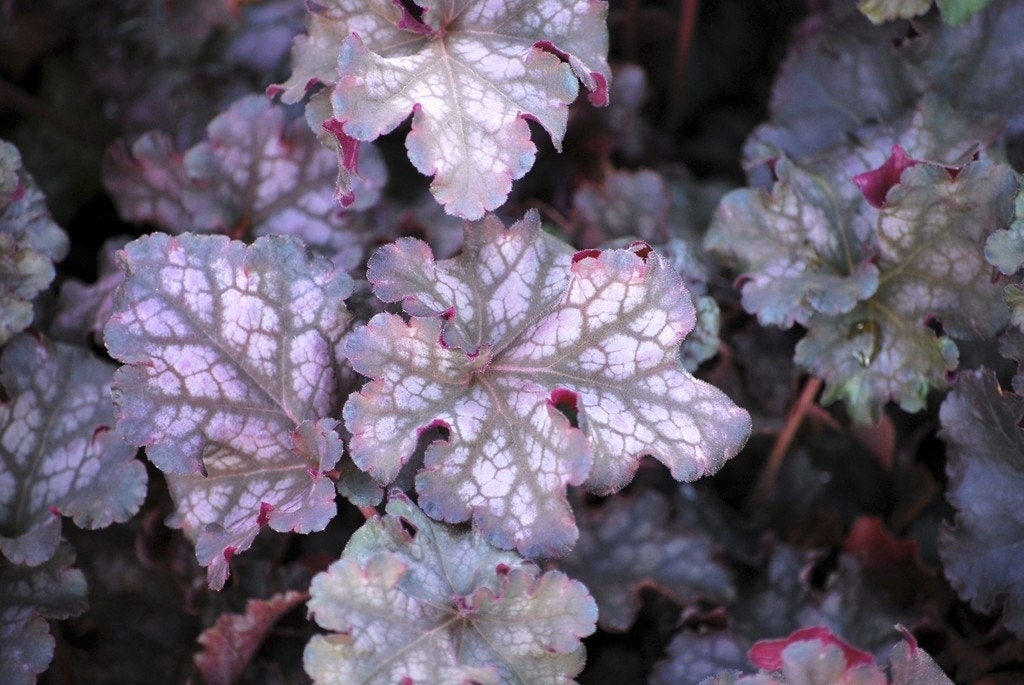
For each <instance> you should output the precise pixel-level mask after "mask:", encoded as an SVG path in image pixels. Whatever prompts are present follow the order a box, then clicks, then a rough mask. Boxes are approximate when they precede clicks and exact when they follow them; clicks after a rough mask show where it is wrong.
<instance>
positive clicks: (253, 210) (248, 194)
mask: <svg viewBox="0 0 1024 685" xmlns="http://www.w3.org/2000/svg"><path fill="white" fill-rule="evenodd" d="M206 133H207V140H206V141H204V142H201V143H199V144H197V145H195V146H193V147H192V148H190V149H189V150H188V151H187V152H185V153H184V154H180V153H178V152H176V151H175V150H174V149H173V145H172V143H171V141H170V139H169V138H168V137H167V136H166V135H164V134H161V133H148V134H146V135H144V136H142V137H141V138H139V139H138V140H137V141H135V143H134V144H133V145H132V147H131V150H130V151H129V150H128V149H127V148H126V147H125V146H124V145H123V144H118V145H115V146H114V147H112V148H111V149H110V151H109V152H108V154H107V158H106V168H105V173H104V178H105V181H106V185H107V188H108V190H109V191H110V193H111V195H112V196H113V198H114V199H115V200H116V201H117V204H118V209H119V210H120V212H121V215H122V216H123V217H125V218H126V219H129V220H132V221H147V222H152V223H154V224H156V225H157V226H159V227H160V228H162V229H164V230H166V231H168V232H170V233H184V232H186V231H193V232H199V233H222V234H224V235H228V236H230V237H232V238H236V239H246V240H252V239H254V238H257V237H260V236H264V235H272V234H279V235H296V236H298V237H300V238H302V239H303V240H304V241H305V242H306V243H307V244H308V245H310V246H311V247H313V248H315V249H317V250H319V251H321V252H324V253H325V254H327V255H328V256H330V257H332V258H335V259H336V262H337V263H338V264H339V265H341V266H343V267H345V268H347V269H351V268H355V267H356V266H358V265H360V264H361V263H362V262H363V261H365V258H366V256H367V253H368V244H367V243H368V242H369V240H371V239H372V234H370V233H367V232H366V231H362V230H360V227H358V226H354V225H351V224H352V219H351V216H350V213H349V212H346V211H344V210H342V208H341V207H339V206H338V201H337V199H336V197H335V176H336V173H337V164H336V161H335V156H334V154H332V153H331V151H330V150H328V149H327V148H325V147H324V146H323V145H321V144H320V142H319V141H318V140H317V138H316V136H314V135H313V134H312V133H311V132H310V131H309V129H308V127H307V126H306V125H305V123H304V122H303V121H301V120H298V121H293V122H291V123H288V122H287V120H286V117H285V110H284V108H283V107H281V106H279V105H272V104H271V103H270V102H269V101H268V100H267V98H265V97H262V96H258V95H249V96H246V97H244V98H241V99H240V100H238V101H236V102H235V103H234V104H232V105H231V107H230V108H229V109H228V110H227V111H225V112H223V113H222V114H220V115H219V116H217V117H216V118H215V119H213V121H211V122H210V124H209V126H208V127H207V130H206ZM361 169H362V174H363V175H362V176H361V177H357V178H356V180H355V183H354V187H353V188H351V189H350V194H351V197H348V201H349V203H350V204H351V203H353V202H354V204H352V205H351V209H352V210H359V209H366V208H368V207H371V206H373V205H374V204H376V202H377V199H378V198H379V195H380V190H381V188H382V187H383V185H384V183H385V182H386V180H387V172H386V170H385V168H384V165H383V162H382V160H381V159H380V156H379V154H378V153H377V151H376V149H375V148H374V147H372V146H368V147H367V148H365V149H364V150H363V151H362V165H361Z"/></svg>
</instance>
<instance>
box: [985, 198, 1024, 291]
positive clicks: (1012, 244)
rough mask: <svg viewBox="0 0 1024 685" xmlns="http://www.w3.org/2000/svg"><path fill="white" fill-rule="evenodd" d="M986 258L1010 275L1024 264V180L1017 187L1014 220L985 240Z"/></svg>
mask: <svg viewBox="0 0 1024 685" xmlns="http://www.w3.org/2000/svg"><path fill="white" fill-rule="evenodd" d="M985 259H987V260H988V261H989V263H990V264H992V265H993V266H994V267H996V268H997V269H999V271H1001V272H1002V273H1004V274H1006V275H1008V276H1009V275H1013V274H1015V273H1017V271H1019V270H1020V268H1021V267H1022V266H1024V182H1022V184H1021V185H1020V186H1019V187H1018V188H1017V197H1016V198H1015V199H1014V203H1013V221H1011V222H1010V225H1009V227H1007V228H1003V229H1000V230H998V231H996V232H995V233H993V234H992V235H990V236H989V237H988V240H986V241H985Z"/></svg>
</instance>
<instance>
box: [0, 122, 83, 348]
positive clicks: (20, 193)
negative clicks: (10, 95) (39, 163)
mask: <svg viewBox="0 0 1024 685" xmlns="http://www.w3.org/2000/svg"><path fill="white" fill-rule="evenodd" d="M68 248H69V245H68V238H67V235H66V234H65V233H64V231H62V230H61V228H60V227H59V226H57V224H55V223H54V221H53V219H52V218H51V217H50V212H49V210H47V208H46V199H45V198H44V197H43V193H42V191H41V190H39V187H38V186H37V185H36V183H35V181H34V180H33V179H32V176H31V175H29V173H28V172H27V171H26V170H25V168H24V167H23V166H22V163H21V155H20V153H19V152H18V149H17V148H16V147H14V145H12V144H10V143H8V142H6V141H4V140H0V345H2V344H3V343H5V342H7V341H8V340H9V339H10V338H11V336H13V335H15V334H17V333H19V332H21V331H22V330H24V329H25V328H26V327H27V326H28V325H29V324H30V323H32V318H33V310H32V301H33V300H34V299H35V297H36V295H38V294H39V293H40V292H42V291H43V290H45V289H46V288H47V287H48V286H49V285H50V282H51V281H53V277H54V275H55V273H56V272H55V271H54V268H53V264H54V262H59V261H60V260H62V259H64V257H65V255H67V253H68Z"/></svg>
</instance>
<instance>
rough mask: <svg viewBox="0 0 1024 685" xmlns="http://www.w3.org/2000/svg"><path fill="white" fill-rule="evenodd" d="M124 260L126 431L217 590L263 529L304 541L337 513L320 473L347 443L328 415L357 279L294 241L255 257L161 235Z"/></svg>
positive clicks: (121, 324) (255, 252) (253, 251)
mask: <svg viewBox="0 0 1024 685" xmlns="http://www.w3.org/2000/svg"><path fill="white" fill-rule="evenodd" d="M120 254H121V264H122V268H123V269H124V271H125V274H126V280H125V284H124V286H123V287H122V289H121V290H120V291H119V292H118V296H117V300H116V304H115V311H114V313H113V315H112V316H111V317H110V321H109V323H108V324H107V328H106V331H105V340H106V344H107V349H108V350H109V352H110V354H111V356H113V357H114V358H116V359H118V360H120V361H121V362H123V363H124V364H125V366H123V367H121V369H119V370H118V372H117V374H116V376H115V381H114V389H113V396H114V404H115V407H116V412H117V417H118V426H119V427H120V428H121V430H122V431H123V432H124V434H125V436H126V437H127V439H128V441H129V442H131V443H132V444H134V445H139V446H144V447H146V453H147V455H148V456H149V458H150V460H151V461H152V462H153V463H154V464H155V465H156V466H157V467H158V468H160V469H161V470H162V471H164V472H165V474H167V480H168V485H169V486H170V489H171V494H172V496H173V497H174V500H175V503H176V506H177V512H176V514H175V515H174V516H173V517H172V519H171V521H170V523H171V524H172V525H174V526H176V527H183V528H184V529H185V532H186V534H187V535H188V536H189V537H190V538H192V539H193V540H196V542H197V554H198V556H199V559H200V563H202V564H203V565H208V566H210V569H209V572H210V581H211V585H212V586H215V587H219V586H220V585H223V583H224V580H225V579H226V577H227V572H228V569H227V562H228V561H229V560H230V557H231V556H232V555H233V554H234V553H236V552H239V551H242V550H244V549H245V548H247V547H248V546H249V544H251V542H252V540H253V538H254V537H255V535H256V533H257V531H258V530H259V528H260V525H261V524H262V523H263V522H266V523H269V525H270V527H271V528H273V529H274V530H280V531H287V530H295V531H299V532H308V531H311V530H318V529H321V528H323V527H324V526H325V525H326V524H327V522H328V521H329V520H330V519H331V518H332V517H333V516H334V514H335V510H336V507H335V504H334V487H333V484H332V483H331V482H330V481H329V480H328V479H327V478H326V477H325V476H324V475H323V474H324V472H325V471H328V470H330V469H332V468H334V463H332V461H334V460H336V458H337V456H338V455H339V454H340V444H338V441H339V440H340V438H339V437H338V436H337V434H336V433H335V432H334V426H335V425H336V423H337V422H336V421H334V420H333V419H325V418H322V417H327V416H330V415H332V414H336V413H337V409H338V405H339V403H340V397H339V387H338V376H339V373H340V369H339V365H340V362H339V359H338V357H337V356H336V352H337V347H338V345H339V344H340V341H341V338H342V335H343V333H344V329H345V325H346V322H347V320H348V314H347V312H346V310H345V308H344V304H343V300H344V299H345V298H346V297H347V296H348V295H349V293H350V292H351V288H352V285H351V281H350V279H349V278H348V277H347V276H346V275H345V274H343V273H341V272H339V271H338V270H337V269H334V268H332V266H331V265H330V263H329V262H327V261H326V260H325V259H324V258H322V257H315V256H313V255H310V254H309V253H308V252H306V251H305V250H304V249H303V247H302V245H301V243H299V242H298V241H297V240H295V239H291V238H284V237H267V238H260V239H258V240H257V241H256V242H255V243H254V244H253V245H252V246H251V247H248V248H247V247H246V246H245V245H243V244H242V243H240V242H237V241H229V240H228V239H227V238H226V237H223V236H196V235H191V234H185V235H182V236H180V237H177V238H174V237H171V236H167V235H163V234H153V235H150V236H146V237H143V238H140V239H138V240H135V241H133V242H131V243H129V244H128V245H127V246H125V248H124V251H123V252H122V253H120ZM306 422H315V425H312V426H311V425H308V424H307V423H306ZM310 430H311V431H312V432H307V431H310ZM318 434H319V435H320V436H321V437H317V435H318Z"/></svg>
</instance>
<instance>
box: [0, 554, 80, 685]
mask: <svg viewBox="0 0 1024 685" xmlns="http://www.w3.org/2000/svg"><path fill="white" fill-rule="evenodd" d="M74 560H75V553H74V551H73V550H72V549H71V546H70V545H68V544H67V543H62V544H61V545H60V546H59V547H57V548H56V550H55V551H54V553H53V555H52V556H51V557H50V558H49V559H48V560H47V561H45V562H43V563H42V564H40V565H38V566H24V565H21V564H12V563H11V562H9V561H8V560H7V559H5V558H3V557H2V556H0V682H3V683H5V685H31V684H32V683H34V682H36V675H38V674H39V673H42V672H43V671H45V670H46V668H47V667H48V666H49V665H50V660H51V659H52V658H53V648H54V640H53V638H52V637H51V636H50V630H49V626H48V625H47V623H46V619H47V618H68V617H69V616H77V615H78V614H80V613H82V612H83V611H85V609H86V584H85V576H84V575H83V574H82V572H81V571H79V570H77V569H72V568H70V566H71V564H72V563H73V562H74Z"/></svg>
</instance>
